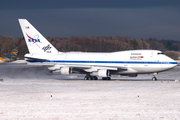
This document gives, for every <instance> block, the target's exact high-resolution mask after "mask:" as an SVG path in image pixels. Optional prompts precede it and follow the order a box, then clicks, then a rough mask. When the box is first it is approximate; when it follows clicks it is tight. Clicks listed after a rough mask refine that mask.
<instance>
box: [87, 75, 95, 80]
mask: <svg viewBox="0 0 180 120" xmlns="http://www.w3.org/2000/svg"><path fill="white" fill-rule="evenodd" d="M84 80H98V78H97V77H96V76H85V77H84Z"/></svg>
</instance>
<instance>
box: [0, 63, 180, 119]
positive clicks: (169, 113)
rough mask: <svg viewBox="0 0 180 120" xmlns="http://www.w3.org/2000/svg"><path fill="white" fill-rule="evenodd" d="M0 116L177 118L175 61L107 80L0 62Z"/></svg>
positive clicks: (179, 114) (179, 96)
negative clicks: (154, 75)
mask: <svg viewBox="0 0 180 120" xmlns="http://www.w3.org/2000/svg"><path fill="white" fill-rule="evenodd" d="M0 71H1V72H0V76H1V79H3V81H0V96H1V97H0V119H1V120H9V119H10V120H11V119H18V120H24V119H27V120H36V119H40V120H41V119H42V120H101V119H103V120H139V119H142V120H144V119H145V120H159V119H160V120H161V119H162V120H169V119H171V120H178V119H180V102H179V100H180V82H179V78H180V74H179V71H180V66H177V67H176V68H174V69H172V70H169V71H166V72H164V73H160V74H159V75H158V76H157V78H158V81H152V80H151V78H152V75H139V76H138V77H137V78H129V77H120V76H115V77H113V78H112V80H110V81H109V80H90V81H89V80H86V81H85V80H83V77H76V76H71V77H67V76H60V75H52V74H50V73H49V71H48V70H47V69H46V68H44V67H31V68H29V67H24V66H17V65H8V66H7V65H2V66H1V68H0Z"/></svg>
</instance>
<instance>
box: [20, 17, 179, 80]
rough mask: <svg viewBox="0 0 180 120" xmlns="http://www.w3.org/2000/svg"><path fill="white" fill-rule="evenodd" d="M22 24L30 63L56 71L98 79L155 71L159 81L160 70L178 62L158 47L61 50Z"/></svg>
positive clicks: (27, 59)
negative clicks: (155, 48) (154, 48)
mask: <svg viewBox="0 0 180 120" xmlns="http://www.w3.org/2000/svg"><path fill="white" fill-rule="evenodd" d="M19 23H20V26H21V29H22V32H23V35H24V38H25V41H26V44H27V47H28V50H29V53H28V54H26V55H25V56H24V57H25V60H26V61H27V62H28V64H29V65H43V66H47V67H48V69H49V70H50V71H52V72H60V73H61V74H66V75H68V74H86V76H85V77H84V79H85V80H87V79H88V80H97V79H98V78H97V76H99V77H102V79H106V80H110V79H111V76H112V75H125V76H130V77H136V76H137V75H138V74H149V73H154V76H153V78H152V80H157V78H156V76H155V75H156V74H157V73H159V72H163V71H166V70H169V69H171V68H173V67H175V66H176V65H177V62H175V61H174V60H173V59H171V58H169V57H167V56H166V55H164V54H163V53H162V52H161V51H158V50H129V51H119V52H111V53H97V52H59V51H58V50H57V49H56V48H55V47H54V46H53V45H52V44H51V43H49V41H48V40H47V39H46V38H44V37H43V36H42V35H41V34H40V33H39V32H38V31H37V30H36V29H35V28H34V27H33V26H32V25H31V24H30V23H29V22H28V21H27V20H26V19H19Z"/></svg>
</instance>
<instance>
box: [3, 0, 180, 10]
mask: <svg viewBox="0 0 180 120" xmlns="http://www.w3.org/2000/svg"><path fill="white" fill-rule="evenodd" d="M168 6H173V7H179V6H180V1H179V0H173V1H172V0H149V1H147V0H53V1H51V0H4V1H1V4H0V9H1V10H10V9H11V10H12V9H19V10H22V9H23V10H27V9H31V10H32V9H65V8H68V9H69V8H147V7H168Z"/></svg>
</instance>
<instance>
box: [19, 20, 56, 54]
mask: <svg viewBox="0 0 180 120" xmlns="http://www.w3.org/2000/svg"><path fill="white" fill-rule="evenodd" d="M18 20H19V24H20V26H21V29H22V32H23V35H24V38H25V41H26V44H27V47H28V50H29V52H30V54H34V53H35V54H58V50H57V49H56V48H55V47H54V46H53V45H52V44H51V43H50V42H49V41H48V40H47V39H46V38H45V37H44V36H42V35H41V33H39V32H38V30H36V28H34V27H33V26H32V25H31V24H30V23H29V22H28V21H27V20H26V19H18Z"/></svg>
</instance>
